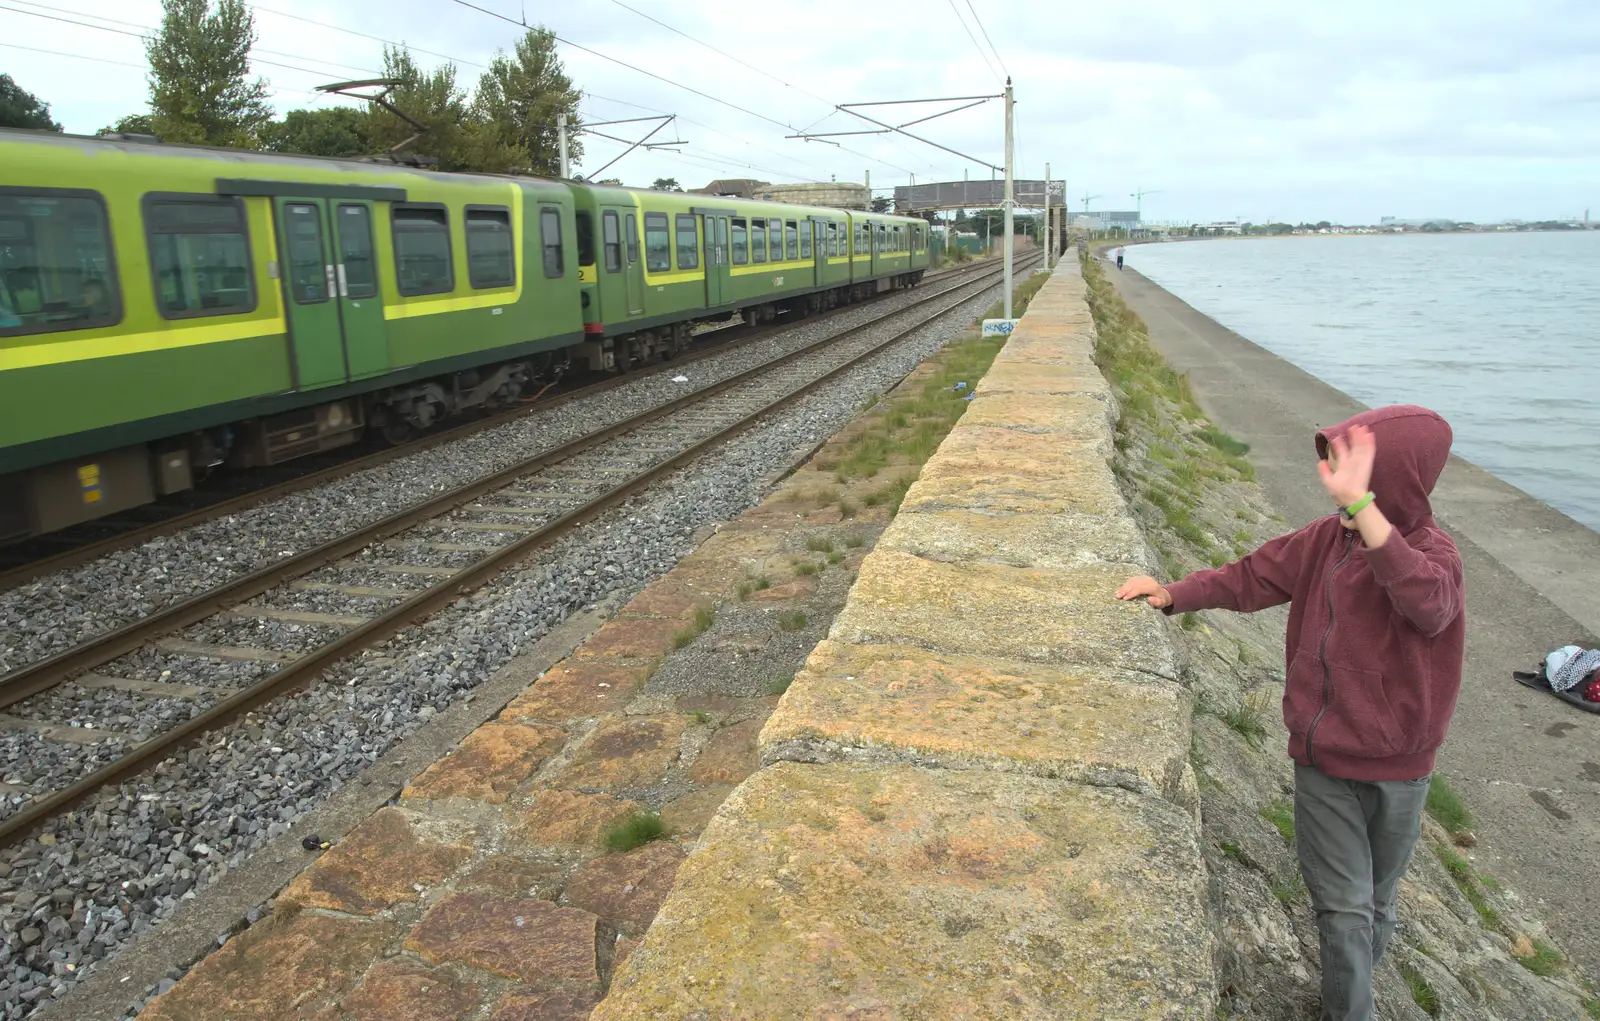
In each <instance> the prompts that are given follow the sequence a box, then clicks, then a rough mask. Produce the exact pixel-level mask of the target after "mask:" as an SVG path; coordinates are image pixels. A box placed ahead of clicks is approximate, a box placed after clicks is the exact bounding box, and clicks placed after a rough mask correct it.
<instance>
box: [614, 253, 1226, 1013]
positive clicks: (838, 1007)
mask: <svg viewBox="0 0 1600 1021" xmlns="http://www.w3.org/2000/svg"><path fill="white" fill-rule="evenodd" d="M1084 293H1085V292H1084V282H1083V279H1082V277H1081V275H1080V273H1079V269H1078V266H1077V265H1076V264H1075V263H1071V262H1069V263H1067V264H1064V265H1063V266H1061V267H1060V268H1059V269H1058V270H1057V271H1056V273H1055V275H1054V277H1053V278H1052V279H1051V281H1050V282H1049V283H1048V284H1046V285H1045V287H1044V288H1043V289H1042V290H1041V291H1040V293H1039V294H1038V296H1037V297H1036V298H1034V300H1033V303H1032V304H1031V306H1030V307H1029V309H1028V312H1027V314H1026V315H1025V316H1024V317H1023V320H1022V322H1021V324H1020V325H1019V326H1018V328H1017V330H1016V331H1015V333H1014V334H1013V335H1012V337H1011V339H1010V341H1009V343H1008V344H1007V345H1006V347H1005V349H1004V350H1003V351H1002V352H1001V354H1000V356H999V357H998V358H997V359H996V361H995V363H994V366H993V368H992V369H991V371H990V372H989V374H988V375H987V376H986V377H985V378H984V379H983V380H982V381H981V382H980V383H979V384H978V386H977V395H976V397H975V398H974V400H973V401H972V404H971V407H970V408H969V410H968V411H967V413H966V414H965V416H964V417H963V418H962V419H961V421H960V422H959V423H958V424H957V426H956V428H955V429H954V431H953V432H951V434H950V435H949V436H948V438H947V439H946V440H945V442H944V443H943V445H942V446H941V447H940V449H939V451H938V453H937V454H936V455H935V456H934V458H933V459H932V460H931V461H929V462H928V464H927V465H926V466H925V468H924V470H923V472H922V475H921V478H920V479H919V480H918V481H917V483H916V484H915V485H914V486H913V487H912V488H911V490H910V492H909V493H908V494H907V496H906V499H905V501H904V503H903V505H902V507H901V510H900V513H899V515H898V516H897V517H896V518H895V520H894V522H893V523H892V524H891V525H890V527H889V528H888V530H887V531H886V532H885V533H884V535H883V537H882V539H881V540H880V541H879V543H878V544H877V546H876V548H875V549H874V551H873V552H872V553H871V554H870V555H868V556H867V558H866V559H865V561H864V562H863V563H862V565H861V569H860V575H859V578H858V579H857V581H856V584H855V586H854V588H853V589H852V591H851V593H850V597H849V601H848V603H847V605H846V607H845V609H844V611H843V612H842V613H841V614H840V615H839V616H838V617H837V619H836V620H835V622H834V625H833V627H832V630H831V632H830V633H829V636H828V638H827V640H825V641H823V642H822V643H821V644H819V645H818V646H817V648H816V649H815V651H814V652H813V653H812V654H811V656H810V658H809V659H808V661H807V663H806V665H805V668H804V669H803V670H802V671H801V672H800V674H799V675H798V676H797V677H796V678H795V680H794V682H793V684H792V685H791V686H790V687H789V689H788V691H787V693H786V694H785V695H784V696H783V699H782V701H781V702H780V704H779V706H778V709H777V711H776V712H775V713H774V714H773V715H772V717H771V718H770V720H769V721H768V722H767V724H766V725H765V727H764V729H763V730H762V732H761V735H760V742H759V743H760V749H761V755H762V763H763V767H762V768H761V769H760V770H758V771H757V772H756V773H754V774H753V775H751V776H750V777H749V778H748V779H746V780H745V781H744V782H743V783H742V784H741V785H740V786H739V787H738V788H737V789H736V790H735V791H734V792H733V794H732V795H731V796H729V798H728V800H727V801H726V802H724V804H723V805H722V807H721V809H720V810H719V811H718V813H717V814H716V816H715V817H714V818H713V819H712V820H711V822H710V824H709V825H708V826H707V827H706V830H705V832H704V834H703V836H702V838H701V842H700V844H699V845H698V847H697V849H696V850H695V851H694V852H693V853H692V854H691V855H690V856H689V857H688V858H687V859H686V860H685V861H684V862H683V864H682V866H681V867H680V869H679V872H678V875H677V880H676V883H675V885H674V887H673V890H672V892H671V894H670V895H669V896H668V898H667V900H666V902H665V904H664V905H663V907H662V908H661V911H660V913H659V915H658V916H657V917H656V920H655V922H654V924H653V925H652V927H651V928H650V930H649V932H648V933H647V935H646V936H645V939H644V941H643V943H642V944H641V945H640V946H639V947H638V948H637V949H636V950H634V951H633V953H632V954H631V956H629V957H628V959H627V961H626V962H625V963H624V964H623V965H622V966H621V967H620V968H619V970H618V972H617V974H616V976H615V979H614V981H613V983H612V986H611V992H610V995H609V997H608V998H607V999H606V1000H605V1002H604V1003H602V1004H601V1006H600V1008H599V1009H598V1010H597V1011H596V1012H595V1014H594V1018H596V1019H597V1021H598V1019H603V1021H620V1019H644V1018H650V1019H666V1018H685V1019H687V1018H734V1017H739V1018H743V1017H751V1018H756V1017H759V1018H834V1017H838V1018H844V1017H851V1018H884V1019H887V1018H896V1019H899V1018H930V1019H931V1018H940V1019H944V1018H989V1017H993V1018H1000V1017H1004V1018H1008V1019H1009V1018H1018V1019H1020V1018H1061V1017H1073V1018H1084V1019H1089V1018H1105V1019H1111V1018H1115V1019H1119V1021H1122V1019H1127V1021H1137V1019H1146V1018H1152V1019H1153V1018H1163V1019H1167V1018H1172V1019H1176V1018H1194V1019H1200V1018H1210V1017H1212V1016H1213V1012H1214V1010H1215V1006H1216V1002H1217V996H1218V989H1217V984H1218V980H1217V971H1216V952H1215V939H1214V935H1213V930H1212V920H1211V912H1210V909H1209V900H1208V889H1207V873H1206V869H1205V867H1204V864H1203V861H1202V857H1201V851H1200V846H1199V819H1198V795H1197V789H1196V784H1195V778H1194V773H1193V770H1192V768H1191V767H1190V765H1189V751H1190V733H1191V724H1192V713H1193V705H1192V700H1191V698H1190V695H1189V693H1188V691H1187V690H1185V688H1184V687H1183V686H1182V685H1181V684H1180V683H1179V677H1180V663H1179V652H1178V647H1177V645H1176V644H1175V642H1174V640H1173V633H1172V631H1170V630H1169V628H1171V627H1172V624H1171V622H1169V621H1167V620H1165V619H1164V618H1162V617H1160V616H1159V615H1157V614H1154V613H1151V612H1150V611H1149V609H1148V608H1146V607H1143V606H1140V605H1133V604H1124V603H1116V602H1114V601H1113V600H1111V599H1110V593H1111V592H1112V591H1113V589H1114V588H1115V587H1116V585H1117V583H1119V582H1120V581H1121V580H1122V579H1123V578H1125V577H1126V576H1127V575H1129V574H1131V573H1146V572H1151V571H1153V570H1154V564H1153V561H1152V559H1151V555H1150V553H1149V551H1148V549H1147V547H1146V544H1145V541H1144V539H1143V537H1142V536H1141V533H1140V531H1139V529H1138V527H1137V525H1136V524H1135V522H1134V520H1133V518H1132V516H1131V514H1130V513H1129V510H1128V508H1127V505H1126V503H1125V502H1124V499H1123V496H1122V494H1121V492H1120V491H1119V489H1118V485H1117V481H1116V478H1115V476H1114V475H1113V472H1112V469H1111V460H1112V457H1113V443H1112V438H1113V425H1114V422H1115V419H1116V404H1115V400H1114V397H1113V393H1112V389H1111V386H1110V384H1109V383H1107V381H1106V380H1105V378H1104V377H1103V376H1102V375H1101V373H1100V372H1099V370H1098V369H1097V368H1096V367H1095V364H1094V361H1093V357H1092V356H1093V349H1094V344H1095V331H1094V326H1093V323H1092V320H1091V317H1090V313H1089V308H1088V305H1087V304H1086V302H1085V297H1084Z"/></svg>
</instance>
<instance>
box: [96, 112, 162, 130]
mask: <svg viewBox="0 0 1600 1021" xmlns="http://www.w3.org/2000/svg"><path fill="white" fill-rule="evenodd" d="M155 133H156V128H155V125H154V124H152V123H151V122H150V115H149V114H147V113H130V114H128V116H126V117H123V118H121V119H120V120H118V121H117V122H116V123H115V124H111V125H108V126H107V127H103V128H101V129H100V130H99V131H97V132H95V134H97V135H153V134H155Z"/></svg>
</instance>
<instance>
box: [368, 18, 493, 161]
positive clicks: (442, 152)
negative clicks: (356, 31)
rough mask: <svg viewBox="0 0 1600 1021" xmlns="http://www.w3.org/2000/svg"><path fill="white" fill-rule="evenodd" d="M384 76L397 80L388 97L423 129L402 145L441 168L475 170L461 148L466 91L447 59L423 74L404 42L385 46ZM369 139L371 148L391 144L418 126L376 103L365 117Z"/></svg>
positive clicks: (390, 147)
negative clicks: (409, 144)
mask: <svg viewBox="0 0 1600 1021" xmlns="http://www.w3.org/2000/svg"><path fill="white" fill-rule="evenodd" d="M383 76H384V77H385V78H398V79H399V80H400V83H399V84H398V85H396V86H395V87H394V90H393V91H392V92H390V94H389V102H390V103H391V104H393V105H394V106H395V107H396V108H397V109H399V110H403V111H404V112H405V114H406V116H407V117H410V118H412V119H413V120H415V121H416V122H417V123H419V124H421V125H423V126H424V127H425V128H426V129H427V130H426V131H425V132H423V134H422V137H421V138H418V139H417V140H416V141H415V142H414V143H412V145H411V146H410V147H409V148H408V149H407V150H406V151H407V152H414V153H416V154H418V155H421V156H431V157H433V158H434V159H436V160H438V161H439V169H440V170H466V169H477V168H475V167H471V166H470V162H471V160H470V157H469V154H468V153H467V152H465V151H464V150H465V148H467V147H466V146H464V145H463V142H464V141H465V134H466V129H465V127H464V125H463V122H464V121H465V120H466V115H467V96H466V93H464V92H462V91H461V89H460V88H459V87H457V85H456V68H455V65H454V64H445V65H443V66H441V67H437V68H435V69H434V70H433V71H432V72H429V73H426V74H424V73H423V71H422V68H420V67H418V66H417V62H416V61H415V60H413V59H412V57H411V51H410V50H408V49H406V48H405V47H404V46H397V47H392V48H391V47H389V46H385V47H384V48H383ZM366 130H367V138H368V140H369V141H370V142H371V145H372V147H373V148H374V149H376V150H378V151H380V152H383V151H387V150H389V149H392V148H394V147H395V146H396V145H399V144H400V143H401V142H404V141H405V140H406V139H408V138H410V137H411V136H412V135H414V134H416V133H417V129H416V128H414V127H412V126H411V125H410V124H407V123H406V122H405V121H403V120H401V119H400V118H399V117H396V116H395V115H394V114H392V113H390V112H389V111H387V110H385V109H383V108H382V107H379V106H374V107H373V108H372V112H371V114H370V115H369V118H368V121H367V129H366Z"/></svg>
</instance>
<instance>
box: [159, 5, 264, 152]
mask: <svg viewBox="0 0 1600 1021" xmlns="http://www.w3.org/2000/svg"><path fill="white" fill-rule="evenodd" d="M161 7H162V12H163V13H162V17H161V27H160V28H159V29H157V31H156V34H155V35H154V36H152V37H150V39H149V40H148V41H147V42H146V43H145V56H146V57H147V58H148V59H149V61H150V79H149V80H150V120H151V125H152V127H154V129H155V133H156V134H157V135H160V136H161V137H162V138H163V139H166V140H167V141H169V142H190V143H196V144H201V145H230V146H243V147H250V146H253V145H254V144H255V142H256V135H257V133H258V132H259V131H260V130H261V128H262V127H263V126H265V125H266V123H267V122H268V121H270V120H271V119H272V108H271V107H270V106H268V105H267V86H266V83H265V82H264V81H262V80H261V79H260V78H257V79H255V80H254V81H251V80H249V75H250V47H251V46H252V45H254V43H255V40H256V33H255V20H254V18H253V17H252V15H251V13H250V8H248V7H246V6H245V4H244V0H217V5H216V9H215V10H213V9H212V6H211V0H161Z"/></svg>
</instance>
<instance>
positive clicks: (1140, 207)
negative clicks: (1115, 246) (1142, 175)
mask: <svg viewBox="0 0 1600 1021" xmlns="http://www.w3.org/2000/svg"><path fill="white" fill-rule="evenodd" d="M1159 194H1161V189H1160V188H1150V189H1148V190H1146V189H1144V188H1139V189H1137V190H1136V191H1131V192H1129V193H1128V197H1129V198H1130V199H1133V201H1134V207H1133V209H1134V220H1135V222H1137V223H1143V222H1144V197H1145V196H1146V195H1159Z"/></svg>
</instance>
